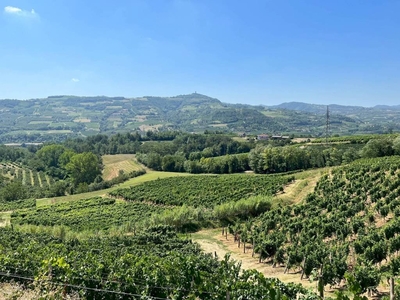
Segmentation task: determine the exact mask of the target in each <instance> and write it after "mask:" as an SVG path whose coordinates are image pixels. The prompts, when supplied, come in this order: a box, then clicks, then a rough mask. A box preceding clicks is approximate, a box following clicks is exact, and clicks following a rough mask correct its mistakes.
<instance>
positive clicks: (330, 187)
mask: <svg viewBox="0 0 400 300" xmlns="http://www.w3.org/2000/svg"><path fill="white" fill-rule="evenodd" d="M399 207H400V158H399V157H390V158H377V159H366V160H359V161H357V162H354V163H352V164H350V165H348V166H344V167H340V168H337V169H333V170H332V172H331V173H330V174H328V175H325V176H323V177H322V178H321V179H320V181H319V182H318V183H317V186H316V188H315V191H314V192H313V193H311V194H309V195H308V196H307V197H306V199H305V201H304V202H303V203H302V204H299V205H296V206H293V207H292V206H287V207H280V208H276V209H272V210H271V211H269V212H267V213H265V214H264V215H262V216H260V217H259V218H257V219H255V220H253V221H252V222H251V223H246V224H237V225H235V226H233V227H232V228H231V232H232V233H234V234H235V235H237V236H240V240H241V242H242V243H244V245H245V243H248V244H249V243H250V244H253V245H255V247H254V250H255V252H256V253H258V255H259V259H260V261H265V262H268V263H270V264H272V265H274V266H281V267H284V268H282V272H287V271H290V270H295V271H300V273H299V276H301V277H302V278H303V276H304V277H311V276H313V274H314V273H315V272H317V273H318V274H319V275H318V276H319V278H320V280H321V283H322V284H323V285H327V284H330V285H340V283H341V282H342V280H344V279H345V274H346V273H347V272H348V271H349V270H351V274H352V276H354V278H356V280H357V281H358V282H360V283H361V286H360V289H361V290H360V292H365V291H366V290H371V289H374V288H376V286H377V285H378V284H379V283H380V280H381V275H382V274H384V273H387V274H388V276H395V275H396V274H398V273H399V271H400V268H399V266H400V263H399V262H400V258H399V257H398V255H397V253H398V251H399V250H400V221H399V219H398V217H399V216H400V208H399Z"/></svg>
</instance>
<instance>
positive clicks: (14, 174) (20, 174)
mask: <svg viewBox="0 0 400 300" xmlns="http://www.w3.org/2000/svg"><path fill="white" fill-rule="evenodd" d="M0 175H3V176H4V177H6V178H9V179H12V180H14V181H17V182H21V183H22V184H23V185H26V186H33V187H41V188H48V187H50V186H51V185H52V183H54V179H53V178H51V177H50V176H48V175H47V174H45V173H44V172H37V171H34V170H31V169H28V168H25V167H22V166H19V165H18V164H16V163H4V162H3V163H0Z"/></svg>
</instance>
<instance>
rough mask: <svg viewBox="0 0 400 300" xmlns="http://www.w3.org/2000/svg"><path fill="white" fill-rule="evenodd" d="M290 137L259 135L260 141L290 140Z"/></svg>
mask: <svg viewBox="0 0 400 300" xmlns="http://www.w3.org/2000/svg"><path fill="white" fill-rule="evenodd" d="M288 139H289V136H288V135H269V134H259V135H257V140H258V141H268V140H288Z"/></svg>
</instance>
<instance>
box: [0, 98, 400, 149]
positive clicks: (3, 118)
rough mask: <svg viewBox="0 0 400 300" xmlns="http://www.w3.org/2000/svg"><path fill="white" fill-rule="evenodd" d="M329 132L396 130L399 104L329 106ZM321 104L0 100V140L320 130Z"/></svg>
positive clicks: (315, 132) (399, 121)
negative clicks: (169, 132) (171, 132)
mask: <svg viewBox="0 0 400 300" xmlns="http://www.w3.org/2000/svg"><path fill="white" fill-rule="evenodd" d="M329 111H330V116H331V117H330V125H331V126H330V127H331V132H332V134H340V135H344V134H347V135H348V134H358V133H383V132H387V131H392V130H395V131H400V106H395V107H390V106H382V105H380V106H377V107H373V108H365V107H358V106H343V105H330V106H329ZM325 115H326V105H318V104H307V103H301V102H290V103H283V104H280V105H276V106H271V107H263V106H252V105H246V104H228V103H223V102H221V101H219V100H218V99H215V98H211V97H208V96H206V95H201V94H198V93H194V94H189V95H179V96H175V97H154V96H144V97H136V98H126V97H106V96H94V97H79V96H71V95H56V96H49V97H47V98H43V99H31V100H24V101H22V100H0V142H1V143H12V142H25V143H28V142H43V141H57V140H63V139H66V138H71V137H79V136H88V135H94V134H98V133H105V134H115V133H125V132H132V131H139V132H145V131H148V130H181V131H188V132H204V131H205V130H208V131H219V132H226V133H247V134H259V133H268V134H295V135H303V136H321V135H324V134H325V125H326V117H325Z"/></svg>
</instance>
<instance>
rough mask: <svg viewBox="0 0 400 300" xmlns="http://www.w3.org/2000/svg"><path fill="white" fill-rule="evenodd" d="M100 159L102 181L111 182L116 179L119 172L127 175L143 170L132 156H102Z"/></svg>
mask: <svg viewBox="0 0 400 300" xmlns="http://www.w3.org/2000/svg"><path fill="white" fill-rule="evenodd" d="M102 159H103V165H104V170H103V179H104V180H111V179H113V178H115V177H117V176H118V174H119V170H122V171H124V173H129V172H132V171H138V170H140V169H143V168H144V167H143V166H142V165H141V164H139V163H138V162H137V160H136V158H135V155H134V154H117V155H103V157H102Z"/></svg>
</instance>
